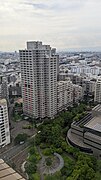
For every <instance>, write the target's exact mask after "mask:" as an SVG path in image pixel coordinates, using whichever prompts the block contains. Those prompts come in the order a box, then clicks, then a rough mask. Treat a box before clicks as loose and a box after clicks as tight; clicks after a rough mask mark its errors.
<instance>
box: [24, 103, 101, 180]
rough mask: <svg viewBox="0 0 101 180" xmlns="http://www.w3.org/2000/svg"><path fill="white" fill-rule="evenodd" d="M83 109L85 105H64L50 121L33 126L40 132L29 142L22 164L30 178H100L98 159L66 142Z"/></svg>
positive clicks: (71, 179) (96, 179)
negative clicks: (65, 108)
mask: <svg viewBox="0 0 101 180" xmlns="http://www.w3.org/2000/svg"><path fill="white" fill-rule="evenodd" d="M86 110H87V108H86V105H85V104H80V105H79V106H75V107H73V108H68V111H65V112H61V113H60V114H59V116H58V117H56V118H55V119H54V120H50V119H47V120H46V121H44V122H43V124H41V125H39V126H38V127H37V130H38V132H40V133H37V135H36V136H35V137H34V138H33V139H32V140H31V142H30V148H29V156H28V159H27V163H26V172H27V174H28V176H29V179H30V180H40V177H41V178H43V179H44V180H101V161H100V160H97V159H96V158H95V157H93V155H88V154H85V153H83V152H80V151H79V149H77V148H74V147H71V146H70V145H69V144H68V143H67V141H66V136H67V131H68V129H69V128H70V125H71V123H72V122H73V120H75V121H77V120H79V119H80V118H82V117H84V115H85V114H86ZM56 154H57V155H58V156H55V155H56ZM61 164H62V165H63V166H60V165H61ZM58 167H59V168H58ZM53 169H54V171H52V170H53ZM55 170H56V171H55Z"/></svg>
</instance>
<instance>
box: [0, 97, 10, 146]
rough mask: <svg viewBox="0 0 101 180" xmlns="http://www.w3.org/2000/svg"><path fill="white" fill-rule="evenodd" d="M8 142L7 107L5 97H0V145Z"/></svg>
mask: <svg viewBox="0 0 101 180" xmlns="http://www.w3.org/2000/svg"><path fill="white" fill-rule="evenodd" d="M9 143H10V132H9V121H8V109H7V101H6V99H0V147H3V146H5V145H7V144H9Z"/></svg>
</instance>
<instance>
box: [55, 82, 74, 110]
mask: <svg viewBox="0 0 101 180" xmlns="http://www.w3.org/2000/svg"><path fill="white" fill-rule="evenodd" d="M72 105H73V84H72V82H71V81H69V80H68V81H58V82H57V111H58V112H59V111H62V110H64V109H66V108H67V107H68V106H72Z"/></svg>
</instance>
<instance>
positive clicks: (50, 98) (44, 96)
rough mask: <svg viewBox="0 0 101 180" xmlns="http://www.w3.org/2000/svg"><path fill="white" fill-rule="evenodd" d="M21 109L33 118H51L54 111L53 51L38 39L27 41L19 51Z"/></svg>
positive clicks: (56, 63) (55, 58) (55, 66)
mask: <svg viewBox="0 0 101 180" xmlns="http://www.w3.org/2000/svg"><path fill="white" fill-rule="evenodd" d="M19 53H20V62H21V80H22V97H23V112H24V114H25V115H28V116H30V117H33V118H35V119H37V118H45V117H49V118H53V117H54V116H55V114H57V73H58V67H57V66H58V56H57V55H56V50H55V49H52V48H51V47H50V45H43V44H42V42H39V41H32V42H27V49H25V50H20V51H19Z"/></svg>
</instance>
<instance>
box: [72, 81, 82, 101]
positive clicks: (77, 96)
mask: <svg viewBox="0 0 101 180" xmlns="http://www.w3.org/2000/svg"><path fill="white" fill-rule="evenodd" d="M82 100H83V89H82V87H81V86H79V85H76V84H73V102H74V103H78V102H79V101H82Z"/></svg>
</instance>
